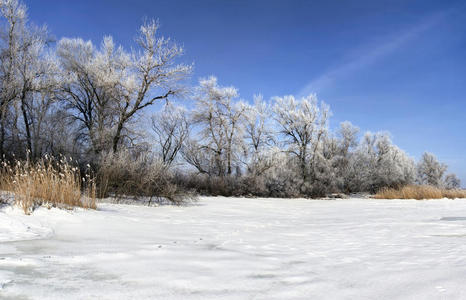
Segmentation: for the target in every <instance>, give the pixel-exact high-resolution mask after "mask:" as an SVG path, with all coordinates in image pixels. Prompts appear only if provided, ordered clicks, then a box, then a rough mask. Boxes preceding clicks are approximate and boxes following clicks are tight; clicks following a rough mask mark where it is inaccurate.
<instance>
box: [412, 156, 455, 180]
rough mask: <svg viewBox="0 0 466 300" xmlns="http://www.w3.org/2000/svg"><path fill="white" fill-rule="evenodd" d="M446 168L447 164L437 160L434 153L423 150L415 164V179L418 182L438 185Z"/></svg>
mask: <svg viewBox="0 0 466 300" xmlns="http://www.w3.org/2000/svg"><path fill="white" fill-rule="evenodd" d="M447 169H448V167H447V165H446V164H444V163H441V162H439V161H438V160H437V158H436V157H435V155H433V154H432V153H429V152H425V153H424V154H423V155H422V157H421V160H420V161H419V163H418V165H417V181H418V183H419V184H428V185H432V186H438V187H440V186H442V184H443V175H444V174H445V172H446V171H447Z"/></svg>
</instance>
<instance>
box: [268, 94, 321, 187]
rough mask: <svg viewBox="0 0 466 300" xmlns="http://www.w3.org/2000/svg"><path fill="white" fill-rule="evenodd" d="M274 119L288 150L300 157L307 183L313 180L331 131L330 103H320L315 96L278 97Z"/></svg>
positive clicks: (302, 173) (298, 160) (301, 171)
mask: <svg viewBox="0 0 466 300" xmlns="http://www.w3.org/2000/svg"><path fill="white" fill-rule="evenodd" d="M273 110H274V113H275V114H274V118H275V120H276V122H277V124H278V127H279V132H280V133H281V135H282V136H283V138H284V142H285V143H286V145H287V149H286V151H287V152H288V153H290V154H292V155H293V156H295V158H296V159H297V163H298V168H299V170H300V174H299V176H300V177H301V178H302V180H303V182H308V181H309V180H310V181H313V180H314V179H315V178H314V177H315V171H316V170H315V168H316V165H317V164H316V163H317V159H318V157H319V155H320V153H321V151H320V150H321V147H322V142H323V140H324V138H325V135H326V133H327V121H328V118H329V116H330V109H329V107H328V105H326V104H325V103H323V102H321V104H320V105H319V104H318V101H317V97H316V96H315V95H309V96H307V97H303V98H301V99H298V100H297V99H295V97H294V96H285V97H276V98H275V105H274V108H273Z"/></svg>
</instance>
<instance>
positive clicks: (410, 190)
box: [374, 185, 466, 200]
mask: <svg viewBox="0 0 466 300" xmlns="http://www.w3.org/2000/svg"><path fill="white" fill-rule="evenodd" d="M374 198H376V199H416V200H423V199H442V198H449V199H456V198H466V190H447V189H441V188H437V187H434V186H429V185H408V186H405V187H402V188H399V189H393V188H383V189H381V190H380V191H379V192H378V193H377V194H376V195H375V196H374Z"/></svg>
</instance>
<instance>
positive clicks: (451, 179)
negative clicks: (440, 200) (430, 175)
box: [443, 174, 461, 190]
mask: <svg viewBox="0 0 466 300" xmlns="http://www.w3.org/2000/svg"><path fill="white" fill-rule="evenodd" d="M443 185H444V187H445V188H446V189H449V190H453V189H459V188H461V180H460V179H459V178H458V177H456V175H455V174H447V175H446V176H445V179H444V182H443Z"/></svg>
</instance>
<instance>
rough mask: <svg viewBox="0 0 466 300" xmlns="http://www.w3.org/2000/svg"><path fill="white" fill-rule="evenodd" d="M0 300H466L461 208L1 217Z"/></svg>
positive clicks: (465, 227) (313, 206)
mask: <svg viewBox="0 0 466 300" xmlns="http://www.w3.org/2000/svg"><path fill="white" fill-rule="evenodd" d="M0 298H1V299H466V200H431V201H414V200H370V199H346V200H327V201H323V200H320V201H319V200H304V199H242V198H201V199H200V201H199V202H198V203H197V204H195V205H191V206H186V207H175V206H161V207H144V206H131V205H117V204H100V205H99V209H98V210H97V211H85V210H80V209H79V210H74V211H65V210H59V209H51V210H47V209H46V208H40V209H38V210H37V211H35V212H34V214H33V215H31V216H25V215H24V214H23V213H22V211H21V210H20V209H17V208H15V209H12V208H10V207H3V208H1V209H0Z"/></svg>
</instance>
